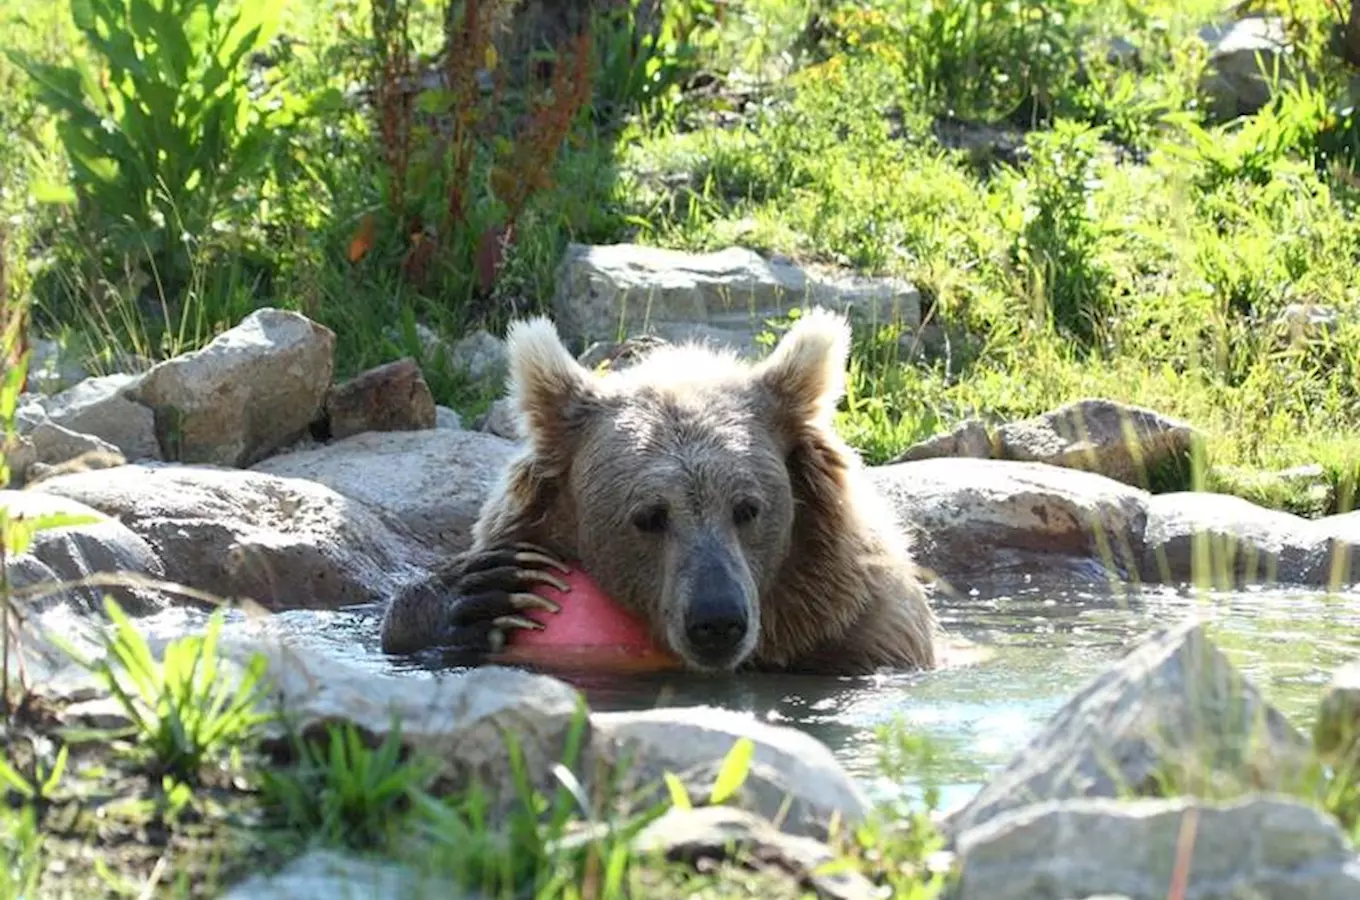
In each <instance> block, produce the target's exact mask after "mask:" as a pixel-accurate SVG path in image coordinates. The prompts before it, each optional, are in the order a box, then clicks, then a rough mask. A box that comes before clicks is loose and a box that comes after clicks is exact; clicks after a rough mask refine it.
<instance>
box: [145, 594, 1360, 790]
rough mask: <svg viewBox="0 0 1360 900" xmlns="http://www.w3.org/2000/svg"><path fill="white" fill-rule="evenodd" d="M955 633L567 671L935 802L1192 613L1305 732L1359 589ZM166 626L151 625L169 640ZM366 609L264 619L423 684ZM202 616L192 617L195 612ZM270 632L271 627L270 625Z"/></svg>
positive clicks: (963, 627) (999, 610)
mask: <svg viewBox="0 0 1360 900" xmlns="http://www.w3.org/2000/svg"><path fill="white" fill-rule="evenodd" d="M936 606H937V609H938V610H939V613H940V616H941V619H942V621H943V623H944V625H945V627H946V628H947V629H949V630H950V632H951V633H953V634H956V635H959V636H961V637H963V638H966V639H968V640H969V641H972V642H975V643H977V644H979V645H982V647H983V648H985V649H986V651H987V656H988V658H986V659H984V660H983V661H981V662H976V663H973V664H970V665H965V666H958V667H952V668H943V669H940V670H937V671H934V672H930V673H924V674H921V673H915V674H901V675H890V676H877V677H862V678H812V677H776V676H762V675H742V676H733V677H725V678H697V677H693V676H684V675H675V674H657V675H639V674H628V675H592V676H589V677H586V676H581V675H570V676H568V680H570V681H572V682H573V683H575V684H576V685H577V686H578V687H579V688H580V689H581V690H583V691H584V692H585V694H586V696H587V697H588V699H589V700H590V702H591V705H592V708H595V709H611V710H620V709H645V708H650V707H653V706H657V705H661V704H666V705H681V706H690V705H713V706H722V707H726V708H728V709H735V710H740V711H744V712H748V713H750V714H752V715H754V716H757V717H759V718H760V719H762V720H764V721H767V722H773V723H777V724H783V725H790V726H794V727H797V728H800V729H803V730H805V731H807V732H809V733H811V734H813V735H815V736H816V737H817V738H819V739H820V740H822V741H823V742H825V743H826V744H827V745H828V746H829V747H830V748H831V749H832V751H833V752H834V753H835V754H836V756H837V757H838V758H839V759H840V761H841V762H842V764H843V765H844V766H845V767H846V769H847V770H848V771H849V772H850V773H851V774H852V775H854V776H855V777H857V778H859V779H860V780H861V781H862V783H863V784H864V786H865V788H866V790H868V791H869V793H870V794H871V795H880V796H881V795H882V794H883V793H884V792H905V794H906V795H907V796H912V797H919V796H920V793H921V790H922V788H923V785H924V784H926V783H927V782H929V783H933V784H934V786H935V787H936V788H937V789H938V790H939V792H940V803H941V806H942V807H943V808H945V809H949V808H952V807H955V806H957V805H958V804H960V803H962V802H966V801H967V800H968V799H969V797H971V796H972V794H973V793H974V792H975V791H977V790H978V789H979V788H980V787H981V786H982V785H983V784H984V783H985V782H986V781H987V780H988V779H989V777H990V776H991V774H992V773H993V772H995V771H996V770H997V769H998V768H1000V767H1001V766H1004V765H1005V764H1006V762H1007V761H1008V760H1009V759H1010V757H1011V756H1012V755H1013V754H1014V753H1015V752H1016V751H1018V750H1019V749H1020V748H1021V747H1022V746H1023V745H1024V744H1025V742H1026V741H1027V740H1028V739H1029V738H1030V736H1032V735H1033V734H1034V733H1035V732H1036V731H1037V730H1038V729H1039V728H1041V727H1042V726H1043V724H1044V723H1045V721H1046V720H1047V719H1048V718H1049V717H1050V716H1051V715H1052V714H1053V713H1054V712H1056V711H1057V709H1058V708H1059V707H1060V706H1061V705H1062V704H1063V703H1065V702H1066V701H1067V700H1068V699H1069V698H1070V697H1071V696H1072V694H1073V693H1074V692H1075V691H1076V690H1077V689H1078V688H1079V687H1080V686H1081V685H1082V683H1083V682H1084V681H1085V680H1086V679H1088V678H1089V677H1091V676H1092V675H1094V674H1095V673H1096V672H1098V671H1099V670H1100V669H1102V668H1103V667H1105V666H1107V665H1108V664H1109V663H1110V662H1111V661H1113V660H1115V659H1118V658H1119V657H1121V656H1122V655H1124V653H1125V652H1127V649H1128V646H1129V644H1130V642H1131V641H1134V640H1136V639H1138V638H1139V637H1140V636H1142V635H1144V634H1145V633H1147V632H1148V631H1149V630H1150V629H1153V628H1156V627H1159V626H1163V625H1166V624H1170V623H1173V622H1176V621H1178V620H1181V619H1183V618H1184V617H1186V616H1188V615H1200V616H1203V617H1206V618H1207V619H1208V620H1209V628H1210V631H1211V633H1212V634H1213V637H1214V640H1215V642H1216V643H1217V645H1218V646H1219V647H1220V648H1221V649H1222V650H1223V651H1224V652H1225V653H1226V654H1227V655H1228V656H1229V657H1230V658H1231V659H1232V661H1233V663H1234V664H1236V665H1237V666H1239V667H1240V668H1241V669H1242V670H1243V671H1245V672H1247V673H1248V674H1249V675H1250V676H1251V677H1252V679H1253V680H1254V682H1255V683H1256V684H1257V686H1258V687H1259V688H1260V689H1261V690H1262V691H1263V692H1264V693H1265V694H1266V695H1267V696H1268V697H1269V698H1270V699H1271V700H1272V701H1273V702H1274V703H1275V704H1276V705H1277V706H1278V707H1279V708H1280V710H1281V711H1282V712H1283V713H1284V714H1285V715H1286V716H1288V717H1289V718H1290V719H1291V720H1293V721H1294V722H1295V724H1296V725H1298V726H1299V727H1301V728H1308V727H1310V726H1311V723H1312V716H1313V710H1314V707H1315V704H1316V702H1317V698H1318V696H1319V692H1320V691H1321V689H1322V688H1323V686H1324V685H1325V684H1326V683H1327V681H1328V680H1329V678H1330V676H1331V672H1332V670H1333V669H1334V668H1335V667H1336V666H1338V665H1340V664H1341V663H1343V662H1345V661H1347V660H1348V659H1352V658H1355V657H1356V656H1360V592H1356V593H1343V594H1331V595H1326V594H1321V593H1317V592H1308V591H1304V590H1293V589H1279V588H1271V589H1259V590H1247V591H1242V592H1234V593H1218V594H1206V593H1202V592H1195V593H1193V594H1192V593H1190V592H1187V591H1178V590H1174V589H1170V588H1156V589H1147V588H1144V589H1143V590H1142V591H1141V592H1139V593H1137V594H1134V595H1130V594H1128V593H1125V592H1119V593H1118V594H1116V593H1114V592H1111V591H1109V590H1108V589H1103V590H1099V591H1096V590H1085V589H1082V590H1078V589H1074V588H1073V587H1072V586H1071V584H1068V585H1066V586H1063V585H1043V584H1040V583H1037V582H1034V581H1032V580H1027V581H1026V580H1022V581H1021V582H1019V583H1012V584H1010V585H1005V586H1000V587H997V588H994V589H987V590H986V591H985V593H982V592H975V593H974V595H973V596H965V597H959V598H950V599H949V600H948V601H943V600H937V601H936ZM183 615H185V614H184V613H182V612H181V613H178V614H176V616H175V617H176V618H179V621H177V622H174V621H171V620H169V619H168V618H166V617H165V616H157V617H155V620H153V621H149V622H147V625H148V626H151V628H152V630H153V631H162V632H163V633H164V635H165V636H166V637H169V636H172V635H173V634H175V633H182V630H183V628H184V627H185V625H186V624H188V623H186V622H185V621H183V619H182V618H180V617H182V616H183ZM375 616H376V612H374V611H372V610H345V611H339V612H329V613H317V612H311V611H296V612H289V613H283V614H280V615H279V616H277V617H275V619H276V620H275V621H274V622H273V623H271V624H272V626H273V627H274V628H277V629H279V630H281V631H284V632H288V633H290V636H291V638H292V639H293V640H297V641H300V642H303V643H307V644H311V645H313V646H315V647H317V648H318V649H321V650H324V651H325V652H327V653H330V654H333V655H334V656H336V657H341V658H345V659H347V660H351V661H354V660H356V658H357V660H358V661H359V662H360V663H361V664H363V665H368V666H372V667H373V668H374V669H375V670H381V671H386V672H398V671H401V672H405V673H407V674H409V675H410V677H413V678H420V677H429V675H430V673H429V672H428V671H427V670H424V669H418V668H413V667H410V666H409V664H408V665H407V666H405V667H403V666H401V665H400V664H397V663H395V662H394V661H392V660H390V659H388V658H387V657H386V656H384V655H383V654H382V653H381V652H380V651H379V649H378V645H377V623H376V618H375ZM194 618H197V616H194ZM271 630H272V629H271ZM895 720H896V721H900V722H902V723H904V724H905V725H906V726H907V727H908V728H909V729H910V730H911V731H912V732H913V733H915V734H919V735H921V736H923V737H925V738H927V739H928V740H929V741H930V743H931V745H932V746H933V747H934V751H935V753H934V758H933V760H932V762H931V763H930V764H929V765H928V766H926V767H924V768H922V770H921V771H919V772H918V773H917V775H916V776H915V777H914V778H913V779H912V780H911V781H910V782H909V783H907V784H900V783H890V782H888V781H887V780H885V779H884V778H882V777H881V776H880V774H879V772H878V767H877V765H876V762H877V747H878V743H877V740H876V736H875V730H876V728H877V727H878V726H880V725H884V724H888V723H891V722H893V721H895Z"/></svg>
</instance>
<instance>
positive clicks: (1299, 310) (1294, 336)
mask: <svg viewBox="0 0 1360 900" xmlns="http://www.w3.org/2000/svg"><path fill="white" fill-rule="evenodd" d="M1340 324H1341V316H1340V314H1339V313H1338V312H1337V311H1336V307H1334V306H1327V305H1325V304H1322V303H1291V304H1289V305H1288V306H1286V307H1285V308H1284V309H1283V310H1282V311H1281V312H1280V314H1279V316H1277V317H1276V318H1275V328H1276V330H1277V331H1279V332H1281V333H1283V334H1284V335H1285V336H1286V337H1287V338H1288V340H1289V342H1290V343H1294V344H1308V343H1313V342H1316V341H1320V340H1322V339H1324V338H1328V337H1331V336H1333V335H1335V334H1336V329H1337V326H1338V325H1340Z"/></svg>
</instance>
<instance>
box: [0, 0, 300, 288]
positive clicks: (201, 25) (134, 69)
mask: <svg viewBox="0 0 1360 900" xmlns="http://www.w3.org/2000/svg"><path fill="white" fill-rule="evenodd" d="M231 7H235V8H234V10H233V11H232V12H230V13H228V12H226V10H227V9H228V8H231ZM277 11H278V8H277V6H275V5H274V4H269V3H242V4H230V5H228V4H225V3H224V2H223V0H70V12H71V16H72V18H73V19H74V21H75V24H76V27H77V28H78V29H79V31H80V33H81V34H82V35H83V36H84V38H85V43H86V49H87V50H88V51H90V53H91V54H92V55H93V57H94V59H95V62H94V63H92V64H89V65H87V64H84V63H82V62H76V63H74V64H71V65H56V64H52V63H47V62H41V61H39V60H37V59H35V58H34V57H32V56H31V55H29V54H27V53H24V52H22V51H19V50H14V49H11V50H8V51H7V53H8V55H9V57H10V59H12V60H13V61H14V62H15V63H16V64H17V65H19V66H20V67H22V68H23V70H24V71H25V72H26V73H27V74H28V75H29V77H30V78H31V79H32V81H33V83H34V85H35V87H36V89H37V98H38V100H39V101H40V102H41V103H43V104H44V105H45V106H47V107H48V108H49V109H51V110H52V111H53V112H54V113H56V114H58V115H59V116H60V124H59V126H58V131H59V134H60V138H61V142H62V144H63V146H64V148H65V151H66V156H67V158H68V160H69V162H70V165H71V169H72V173H73V175H74V188H75V197H76V199H77V200H79V202H80V204H81V206H82V207H83V209H84V211H85V212H86V213H88V214H89V215H90V216H92V217H93V222H94V224H95V226H96V227H97V228H98V229H99V231H100V233H101V234H104V235H106V236H107V237H108V239H109V240H110V242H111V246H112V249H113V250H114V252H115V253H118V254H120V255H121V254H131V255H133V256H134V257H136V256H140V255H141V252H143V251H144V252H145V253H146V254H147V255H149V257H150V260H151V262H152V263H153V265H154V266H155V270H156V273H157V277H158V278H159V279H160V280H161V282H162V284H170V285H179V284H181V283H182V282H183V281H184V279H185V278H187V273H188V270H189V267H190V262H189V260H190V257H191V255H192V245H194V244H195V243H198V242H203V241H206V240H208V239H209V238H210V237H211V236H212V234H213V233H214V231H215V230H216V229H217V228H218V227H219V225H220V224H222V222H223V219H222V217H221V214H222V212H223V210H225V209H227V208H228V207H230V205H231V204H232V201H233V195H234V193H235V192H236V191H238V190H239V189H240V188H242V187H243V186H244V185H246V184H247V182H248V181H249V179H251V178H252V177H254V176H255V175H257V174H258V173H259V172H260V171H261V170H262V169H263V167H264V166H265V165H266V163H267V162H268V160H269V157H270V155H271V153H272V152H273V150H274V148H275V146H276V145H277V144H278V142H279V141H280V140H282V139H283V138H284V137H285V136H286V134H285V128H286V127H287V126H288V125H289V124H290V123H291V121H292V120H293V119H294V118H295V117H296V115H297V114H298V113H299V111H300V109H301V102H300V101H299V100H298V99H297V98H295V97H292V96H291V95H288V94H286V93H283V92H281V91H280V90H279V87H278V85H275V86H273V87H271V88H268V89H266V90H264V91H263V92H260V93H258V94H256V93H255V91H256V89H255V87H254V85H252V83H251V78H250V76H249V75H248V74H247V72H246V70H245V67H244V65H243V63H244V62H245V60H246V58H247V57H248V56H249V55H250V54H252V53H254V52H256V51H258V50H260V49H262V48H263V47H264V45H265V43H266V41H267V40H268V38H269V36H270V33H271V31H272V28H273V20H272V16H274V15H276V14H277Z"/></svg>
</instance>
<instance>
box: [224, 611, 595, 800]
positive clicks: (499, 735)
mask: <svg viewBox="0 0 1360 900" xmlns="http://www.w3.org/2000/svg"><path fill="white" fill-rule="evenodd" d="M221 646H222V649H223V655H224V656H225V657H227V658H228V659H229V660H231V661H232V663H233V664H234V665H236V666H241V665H244V664H246V663H247V661H248V660H249V659H250V658H251V656H252V655H254V654H256V653H259V654H262V655H263V656H264V657H265V659H266V660H267V661H268V665H269V669H268V678H269V681H270V683H271V685H272V688H271V690H272V692H273V695H274V696H275V697H277V698H278V702H279V703H280V704H281V705H280V706H279V707H278V708H280V709H282V710H284V716H285V718H284V720H282V721H277V722H274V723H272V724H270V725H268V726H267V727H266V735H265V737H266V744H267V745H268V746H269V747H270V748H271V749H278V750H285V749H286V748H287V747H288V746H290V745H291V742H292V741H293V740H294V739H295V738H297V737H301V738H303V739H305V740H324V739H325V736H326V731H327V728H328V727H329V726H330V725H332V724H333V723H338V722H350V723H352V724H353V725H354V726H355V727H356V728H357V729H358V730H359V731H360V732H361V733H362V734H363V735H364V736H365V737H366V738H369V739H371V741H372V743H371V744H370V746H376V745H377V744H378V743H380V742H381V741H383V740H384V739H385V738H386V737H387V735H388V733H389V732H390V730H391V729H392V727H393V720H394V717H395V719H396V720H397V721H399V722H400V727H401V740H402V744H403V746H404V747H406V748H407V749H409V750H412V751H415V752H417V753H419V754H421V755H422V756H425V757H427V758H428V759H429V760H430V761H431V762H432V763H434V764H436V765H437V766H438V770H437V771H436V772H434V773H433V778H434V782H435V783H434V785H433V786H432V787H430V788H429V789H430V790H432V791H435V792H437V793H446V792H450V791H461V790H465V789H467V788H469V787H470V786H472V784H473V783H474V782H476V783H478V784H479V785H480V786H481V788H482V789H484V790H485V791H486V792H487V793H488V795H489V797H488V799H491V800H494V801H496V802H498V803H505V804H510V803H513V802H514V801H515V800H516V798H515V787H514V782H513V773H512V769H511V760H510V755H509V752H508V749H507V745H506V735H507V734H508V735H511V736H513V738H514V740H515V741H516V742H518V745H519V750H520V753H521V754H522V759H523V763H524V766H525V770H526V772H527V773H528V774H529V777H530V778H531V779H532V780H534V782H535V783H536V784H538V785H539V786H540V787H542V786H544V785H551V784H554V783H555V782H554V780H553V775H552V774H551V768H552V766H553V765H554V764H555V763H558V762H561V761H562V760H563V759H564V758H565V756H566V753H567V744H568V739H569V737H570V735H571V733H572V732H573V730H574V729H576V728H580V729H582V730H581V731H580V734H579V737H580V739H581V740H582V741H583V742H584V743H583V746H588V745H589V742H590V740H591V732H592V728H591V723H590V721H589V718H588V717H586V716H585V707H584V701H582V699H581V697H580V695H579V694H578V693H577V692H576V690H575V689H573V688H572V687H571V686H569V685H567V684H566V683H564V682H562V681H559V680H558V679H555V678H551V677H549V676H546V675H537V674H531V673H528V672H523V671H520V670H518V669H513V668H508V667H502V666H482V667H477V668H473V669H469V670H467V671H465V672H459V673H457V674H452V675H448V674H444V675H438V676H434V677H424V678H420V677H415V676H413V675H412V674H411V673H402V674H395V675H394V674H388V673H386V672H378V671H374V670H373V669H372V668H369V667H364V666H360V665H356V664H352V663H349V662H346V661H344V660H341V659H336V658H335V656H334V655H332V654H327V653H324V652H320V651H317V650H313V649H311V648H307V647H303V646H297V645H295V644H290V643H287V642H285V641H283V640H278V639H276V638H271V637H254V636H249V637H245V636H241V635H239V634H230V635H229V634H227V633H225V632H224V633H223V635H222V638H221ZM271 702H272V701H271ZM578 717H579V718H578ZM578 762H579V760H578ZM503 808H504V807H503Z"/></svg>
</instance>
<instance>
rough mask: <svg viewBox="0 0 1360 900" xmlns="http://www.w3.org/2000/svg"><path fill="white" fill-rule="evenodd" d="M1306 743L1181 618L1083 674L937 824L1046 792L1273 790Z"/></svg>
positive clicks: (1303, 756) (1000, 809) (1058, 796)
mask: <svg viewBox="0 0 1360 900" xmlns="http://www.w3.org/2000/svg"><path fill="white" fill-rule="evenodd" d="M1308 754H1309V743H1308V740H1307V739H1306V738H1305V737H1304V736H1303V735H1301V734H1300V733H1299V732H1298V731H1297V730H1296V729H1295V728H1294V726H1293V725H1291V724H1290V723H1289V721H1288V720H1286V719H1285V718H1284V717H1283V716H1282V715H1281V714H1280V713H1279V712H1278V711H1277V710H1276V709H1275V708H1274V707H1272V706H1270V704H1268V703H1267V702H1266V701H1265V700H1264V699H1263V698H1262V697H1261V695H1260V693H1259V692H1258V691H1257V690H1256V688H1255V686H1253V685H1252V684H1251V683H1250V682H1249V681H1247V680H1246V678H1245V677H1244V676H1243V675H1242V674H1241V673H1240V672H1238V671H1237V670H1236V669H1235V668H1234V667H1233V665H1232V663H1231V662H1229V661H1228V659H1227V657H1225V656H1224V655H1223V654H1222V653H1221V652H1220V651H1219V650H1218V648H1216V647H1215V646H1214V645H1213V643H1212V642H1211V641H1210V640H1209V638H1208V636H1207V635H1206V634H1205V631H1204V627H1203V625H1201V624H1200V623H1198V622H1193V621H1192V622H1186V623H1183V624H1180V625H1177V626H1174V627H1171V628H1167V629H1164V630H1160V631H1157V632H1155V633H1153V634H1152V635H1150V636H1149V637H1147V638H1146V639H1144V640H1143V641H1142V642H1141V643H1139V644H1138V645H1137V646H1135V647H1134V649H1133V650H1132V651H1131V652H1130V653H1129V654H1128V655H1127V656H1125V657H1124V658H1123V659H1121V660H1120V661H1119V662H1118V663H1116V664H1115V665H1113V666H1111V667H1110V668H1109V669H1107V670H1106V671H1104V672H1102V673H1101V674H1099V675H1097V676H1096V677H1095V678H1093V679H1091V680H1090V681H1089V682H1087V684H1086V685H1085V686H1084V687H1083V688H1082V689H1081V690H1080V691H1078V692H1077V694H1076V695H1075V696H1074V697H1073V698H1072V699H1071V700H1070V701H1069V702H1068V703H1067V705H1065V706H1064V707H1063V708H1062V709H1060V710H1059V711H1058V712H1057V713H1056V714H1055V715H1054V716H1053V717H1052V718H1051V719H1050V720H1049V721H1048V723H1047V724H1046V725H1045V726H1044V728H1043V730H1042V731H1041V732H1040V733H1039V734H1038V735H1036V736H1035V737H1034V739H1033V740H1031V741H1030V742H1029V744H1028V745H1026V746H1025V747H1024V748H1023V749H1022V750H1020V751H1019V752H1018V753H1017V754H1016V755H1015V757H1014V758H1013V759H1012V760H1011V762H1010V763H1009V764H1008V765H1007V766H1006V767H1005V769H1003V770H1002V771H1001V772H999V773H997V774H996V776H995V777H993V778H992V780H991V781H990V782H989V783H988V784H987V785H986V786H985V787H983V788H982V790H981V791H979V792H978V793H977V794H976V795H975V796H974V797H973V799H972V800H971V801H969V803H968V804H967V805H965V806H964V807H962V808H961V809H959V810H958V811H956V812H954V813H953V814H951V815H950V816H949V817H948V818H947V819H946V820H945V823H944V824H945V827H946V829H947V831H948V832H949V833H950V834H953V835H960V834H963V833H964V832H967V831H968V830H969V829H973V828H976V827H978V826H979V825H983V824H984V823H987V822H989V821H992V820H994V819H996V818H997V817H998V816H1001V815H1003V814H1004V813H1006V812H1008V811H1011V810H1015V809H1018V808H1020V807H1024V806H1027V805H1030V804H1034V803H1041V802H1044V801H1048V800H1067V799H1073V798H1079V797H1120V796H1124V795H1126V794H1127V795H1131V796H1135V797H1139V796H1141V797H1146V796H1162V795H1164V794H1168V793H1170V794H1175V793H1197V792H1202V791H1204V790H1210V791H1233V792H1241V791H1245V790H1267V791H1269V790H1278V789H1282V788H1284V787H1285V786H1287V785H1289V784H1290V783H1291V780H1292V779H1294V778H1297V777H1298V776H1299V775H1300V773H1301V772H1303V771H1304V769H1305V767H1306V765H1307V758H1308ZM1095 887H1096V888H1097V889H1099V887H1100V886H1095ZM1106 887H1108V888H1115V887H1117V886H1115V885H1107V886H1106Z"/></svg>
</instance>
